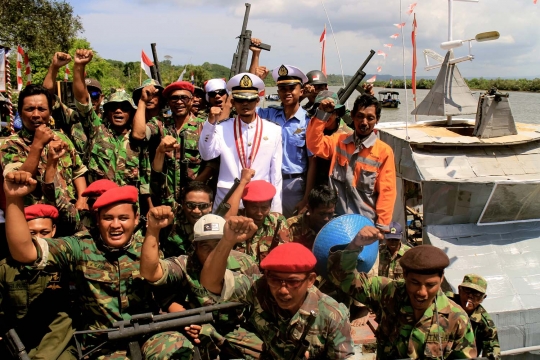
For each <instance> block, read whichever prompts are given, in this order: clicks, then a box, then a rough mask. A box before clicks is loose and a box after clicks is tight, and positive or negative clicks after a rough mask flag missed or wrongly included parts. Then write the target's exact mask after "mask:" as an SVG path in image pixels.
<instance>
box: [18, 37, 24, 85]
mask: <svg viewBox="0 0 540 360" xmlns="http://www.w3.org/2000/svg"><path fill="white" fill-rule="evenodd" d="M23 58H24V51H23V49H22V47H21V46H20V45H17V90H19V91H21V90H22V84H23V80H22V62H23Z"/></svg>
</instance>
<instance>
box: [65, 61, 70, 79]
mask: <svg viewBox="0 0 540 360" xmlns="http://www.w3.org/2000/svg"><path fill="white" fill-rule="evenodd" d="M69 74H71V72H70V71H69V64H66V69H65V72H64V81H68V80H69Z"/></svg>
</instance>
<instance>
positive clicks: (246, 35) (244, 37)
mask: <svg viewBox="0 0 540 360" xmlns="http://www.w3.org/2000/svg"><path fill="white" fill-rule="evenodd" d="M245 5H246V12H245V13H244V22H243V23H242V32H241V33H240V36H239V37H238V46H237V47H236V52H235V53H234V55H233V59H232V64H231V72H230V76H229V77H233V76H234V75H237V74H240V73H241V72H245V71H246V65H247V59H248V56H249V47H250V46H252V45H253V46H256V47H258V48H260V49H262V50H267V51H270V48H271V46H270V45H268V44H262V43H261V44H259V45H255V44H253V43H252V42H251V30H247V24H248V20H249V10H250V9H251V4H248V3H246V4H245Z"/></svg>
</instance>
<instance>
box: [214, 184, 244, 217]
mask: <svg viewBox="0 0 540 360" xmlns="http://www.w3.org/2000/svg"><path fill="white" fill-rule="evenodd" d="M238 185H240V180H239V179H238V178H236V179H234V184H233V186H232V187H231V188H230V189H229V191H228V192H227V194H225V197H224V198H223V201H221V203H220V204H219V206H218V207H217V209H216V212H215V213H214V214H215V215H217V216H221V217H224V216H225V214H227V212H228V211H229V209H230V208H231V204H229V199H230V198H231V196H232V194H233V193H234V192H235V191H236V188H237V187H238Z"/></svg>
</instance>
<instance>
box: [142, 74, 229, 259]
mask: <svg viewBox="0 0 540 360" xmlns="http://www.w3.org/2000/svg"><path fill="white" fill-rule="evenodd" d="M193 92H194V88H193V85H192V84H190V83H189V82H187V81H177V82H174V83H172V84H171V85H169V86H167V88H165V90H164V91H163V96H164V97H165V99H166V101H167V102H168V104H169V106H170V108H171V111H172V113H173V116H172V117H170V118H168V119H164V120H163V122H161V121H155V119H153V120H152V121H151V122H150V123H149V124H148V126H149V127H150V129H151V136H152V137H156V136H157V137H158V138H159V139H160V142H159V146H158V147H157V150H156V155H155V157H154V160H153V162H152V175H151V188H152V195H153V198H154V199H155V198H159V199H160V200H161V202H160V204H162V205H168V206H171V207H172V208H173V209H177V208H179V206H180V204H181V202H182V201H181V200H182V189H183V188H184V187H185V186H186V185H187V184H188V183H189V182H190V181H194V180H195V181H200V182H203V183H207V182H208V181H209V180H210V179H211V178H212V176H214V175H215V174H217V169H218V167H219V163H217V162H216V161H215V160H213V161H209V162H206V161H203V160H202V159H201V156H200V154H199V149H198V143H199V135H200V133H201V131H202V124H203V123H204V119H200V118H197V117H195V116H193V115H192V114H191V104H192V102H193ZM182 145H183V149H181V147H182ZM175 255H180V254H175Z"/></svg>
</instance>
